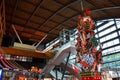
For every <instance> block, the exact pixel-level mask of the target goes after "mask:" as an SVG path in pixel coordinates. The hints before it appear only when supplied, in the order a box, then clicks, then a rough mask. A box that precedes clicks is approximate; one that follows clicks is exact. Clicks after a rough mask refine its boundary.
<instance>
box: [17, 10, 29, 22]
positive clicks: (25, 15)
mask: <svg viewBox="0 0 120 80" xmlns="http://www.w3.org/2000/svg"><path fill="white" fill-rule="evenodd" d="M15 16H19V17H21V18H23V19H26V20H27V19H28V18H29V17H30V14H27V13H25V12H22V11H20V10H16V11H15Z"/></svg>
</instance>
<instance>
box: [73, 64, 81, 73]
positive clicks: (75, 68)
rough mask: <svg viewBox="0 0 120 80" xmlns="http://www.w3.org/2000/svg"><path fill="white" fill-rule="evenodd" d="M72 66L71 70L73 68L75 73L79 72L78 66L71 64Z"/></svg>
mask: <svg viewBox="0 0 120 80" xmlns="http://www.w3.org/2000/svg"><path fill="white" fill-rule="evenodd" d="M72 68H73V70H74V71H75V72H76V73H78V72H79V70H78V68H77V67H76V66H75V65H72Z"/></svg>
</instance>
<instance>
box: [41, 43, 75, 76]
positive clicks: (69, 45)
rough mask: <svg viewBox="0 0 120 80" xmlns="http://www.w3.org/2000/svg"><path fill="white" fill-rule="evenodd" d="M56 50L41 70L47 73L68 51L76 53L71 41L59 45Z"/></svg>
mask: <svg viewBox="0 0 120 80" xmlns="http://www.w3.org/2000/svg"><path fill="white" fill-rule="evenodd" d="M56 50H57V51H58V52H57V53H56V55H55V56H54V57H53V58H52V59H50V60H49V61H48V63H47V65H46V66H45V67H44V69H43V72H44V73H46V74H48V73H50V71H51V70H52V69H53V68H54V67H55V65H59V64H60V63H61V62H62V61H63V60H64V59H65V58H66V57H67V56H68V54H69V53H76V49H75V45H74V44H72V42H71V41H70V42H68V43H66V44H64V45H63V46H61V47H58V48H56Z"/></svg>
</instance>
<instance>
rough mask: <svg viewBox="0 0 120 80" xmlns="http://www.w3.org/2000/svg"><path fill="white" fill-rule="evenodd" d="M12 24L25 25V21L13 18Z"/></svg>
mask: <svg viewBox="0 0 120 80" xmlns="http://www.w3.org/2000/svg"><path fill="white" fill-rule="evenodd" d="M13 20H14V22H16V23H20V24H25V22H26V21H25V20H22V19H20V18H16V17H14V19H13Z"/></svg>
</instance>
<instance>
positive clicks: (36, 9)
mask: <svg viewBox="0 0 120 80" xmlns="http://www.w3.org/2000/svg"><path fill="white" fill-rule="evenodd" d="M44 1H45V0H42V1H40V3H39V5H38V6H37V7H36V8H35V10H34V11H33V13H32V14H31V15H30V17H29V18H28V20H27V22H26V23H25V24H26V25H27V24H28V23H29V21H30V20H31V18H32V17H33V16H34V15H35V13H36V12H37V11H38V9H39V8H40V7H41V5H42V4H43V3H44Z"/></svg>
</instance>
